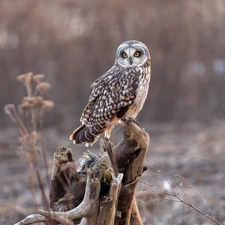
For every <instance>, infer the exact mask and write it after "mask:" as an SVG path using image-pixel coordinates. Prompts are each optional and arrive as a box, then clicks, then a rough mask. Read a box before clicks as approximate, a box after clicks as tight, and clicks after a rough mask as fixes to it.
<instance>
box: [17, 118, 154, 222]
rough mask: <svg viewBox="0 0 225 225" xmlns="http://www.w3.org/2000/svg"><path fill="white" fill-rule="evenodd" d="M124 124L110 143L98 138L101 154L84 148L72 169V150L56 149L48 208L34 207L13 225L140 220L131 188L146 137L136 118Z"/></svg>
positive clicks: (136, 178)
mask: <svg viewBox="0 0 225 225" xmlns="http://www.w3.org/2000/svg"><path fill="white" fill-rule="evenodd" d="M123 125H124V137H123V139H122V140H121V141H120V142H119V143H118V144H117V145H116V146H115V147H114V146H113V144H112V143H111V142H110V141H109V140H107V139H102V140H101V147H100V156H96V155H94V154H92V153H91V152H89V153H86V154H85V155H84V156H83V158H82V159H81V160H80V164H79V167H78V168H77V169H76V167H77V165H76V164H75V160H74V158H73V154H72V150H71V149H68V148H65V147H59V148H58V149H56V152H55V154H54V166H53V170H52V176H51V189H50V194H49V197H50V204H49V206H50V210H49V211H44V210H39V214H33V215H30V216H28V217H27V218H25V219H24V220H22V221H20V222H18V223H17V224H16V225H25V224H33V223H37V222H44V223H45V224H63V225H74V224H81V225H113V224H114V225H122V224H123V225H128V224H132V225H142V224H143V223H142V221H141V217H140V214H139V210H138V208H137V204H136V199H135V195H134V192H135V189H136V186H137V183H138V181H139V178H140V176H141V175H142V173H143V171H144V165H143V163H144V158H145V155H146V152H147V150H148V146H149V142H150V140H149V135H148V134H147V133H146V132H145V131H144V130H142V129H141V128H140V127H139V126H138V125H137V123H136V122H134V121H132V120H130V119H125V120H124V121H123Z"/></svg>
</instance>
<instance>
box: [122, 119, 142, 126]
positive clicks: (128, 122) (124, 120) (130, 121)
mask: <svg viewBox="0 0 225 225" xmlns="http://www.w3.org/2000/svg"><path fill="white" fill-rule="evenodd" d="M121 120H122V121H123V122H124V123H126V124H131V123H135V124H137V125H138V126H139V127H140V125H139V123H138V121H137V119H136V118H135V119H133V118H131V117H128V118H122V119H121Z"/></svg>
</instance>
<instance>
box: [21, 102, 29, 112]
mask: <svg viewBox="0 0 225 225" xmlns="http://www.w3.org/2000/svg"><path fill="white" fill-rule="evenodd" d="M30 109H31V104H29V103H28V102H23V103H22V104H20V105H19V110H21V111H28V110H30Z"/></svg>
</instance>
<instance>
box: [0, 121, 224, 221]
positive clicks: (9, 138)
mask: <svg viewBox="0 0 225 225" xmlns="http://www.w3.org/2000/svg"><path fill="white" fill-rule="evenodd" d="M146 124H147V123H146ZM145 129H146V131H147V132H148V133H149V134H150V137H151V143H150V147H149V151H148V155H147V158H146V166H147V167H148V170H147V171H146V172H145V173H144V174H143V176H142V178H141V181H140V183H139V186H138V192H137V196H138V204H139V207H140V210H141V214H142V218H143V221H144V224H149V225H150V224H151V225H152V224H159V225H163V224H165V225H168V224H171V225H172V224H173V225H174V224H205V225H206V224H207V225H209V224H216V223H215V222H213V221H212V220H211V219H209V218H207V216H205V215H202V214H201V213H200V212H197V211H196V210H195V209H193V208H192V207H190V206H187V205H185V204H184V203H181V202H180V200H178V198H176V197H174V196H170V195H167V194H165V192H164V190H167V192H169V193H172V194H173V191H174V194H176V196H177V197H179V198H181V200H184V201H185V202H186V203H190V204H192V206H193V207H196V208H197V209H199V210H201V211H202V212H204V213H206V214H208V215H209V216H211V217H215V219H216V220H217V221H218V222H220V224H225V191H224V187H225V179H224V176H225V166H224V165H225V157H224V151H225V150H224V148H225V140H224V135H225V121H216V122H214V123H212V124H211V125H201V124H196V123H188V124H175V123H157V124H147V126H146V125H145ZM120 134H121V131H120V128H117V129H116V130H115V131H114V135H113V136H114V139H113V141H115V143H116V141H118V140H119V138H120V137H119V135H120ZM17 136H18V133H17V131H16V130H15V129H14V128H13V127H12V128H5V129H1V136H0V151H1V159H0V160H1V162H0V171H1V172H0V173H1V175H0V177H1V187H0V190H1V192H0V193H1V194H0V199H1V200H0V203H1V204H0V223H1V224H5V225H7V224H13V223H15V222H17V221H19V220H20V219H23V218H24V217H26V216H27V215H29V214H31V213H34V212H35V207H34V204H33V198H32V195H31V191H30V186H29V173H28V165H26V164H24V163H22V162H21V160H20V157H19V156H18V154H17V153H16V148H17V146H18V142H17ZM45 139H46V141H45V145H46V146H47V147H46V149H47V160H48V165H49V170H51V165H52V156H53V152H54V149H55V148H56V147H58V146H62V145H63V146H67V147H72V149H73V152H74V155H75V157H77V158H76V159H77V160H78V159H79V158H80V157H81V156H82V153H83V151H85V150H86V148H85V147H84V146H82V145H77V146H73V145H72V144H71V143H70V142H69V141H68V135H62V134H59V132H57V130H56V129H54V128H51V129H48V130H46V131H45ZM98 145H99V142H97V143H96V144H95V146H94V147H92V148H89V150H91V151H93V152H95V153H97V152H98V150H97V148H98ZM40 164H41V165H40V170H41V175H43V176H44V168H43V167H42V163H40ZM168 182H170V184H169V183H168ZM43 183H46V182H44V181H43ZM34 186H35V191H36V195H37V202H38V203H39V204H40V193H39V189H38V186H37V184H34ZM45 191H46V193H48V187H47V185H46V190H45ZM39 208H41V206H39Z"/></svg>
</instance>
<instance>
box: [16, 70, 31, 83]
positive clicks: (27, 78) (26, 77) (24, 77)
mask: <svg viewBox="0 0 225 225" xmlns="http://www.w3.org/2000/svg"><path fill="white" fill-rule="evenodd" d="M32 75H33V73H31V72H30V73H26V74H21V75H19V76H17V80H18V81H20V82H22V83H23V84H24V85H27V84H30V81H31V78H32Z"/></svg>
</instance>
